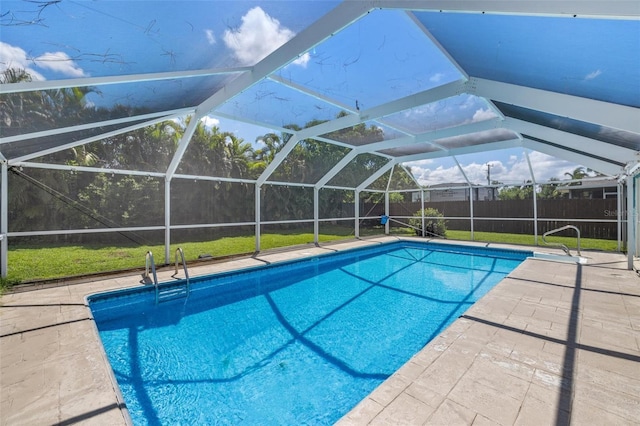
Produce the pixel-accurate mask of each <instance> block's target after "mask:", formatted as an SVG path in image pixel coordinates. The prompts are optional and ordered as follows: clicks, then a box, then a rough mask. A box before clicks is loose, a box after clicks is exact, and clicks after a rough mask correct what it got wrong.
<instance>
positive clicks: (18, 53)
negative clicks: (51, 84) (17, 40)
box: [0, 41, 45, 80]
mask: <svg viewBox="0 0 640 426" xmlns="http://www.w3.org/2000/svg"><path fill="white" fill-rule="evenodd" d="M31 65H33V64H32V62H31V61H30V60H29V59H27V52H25V51H24V50H23V49H21V48H19V47H16V46H12V45H10V44H8V43H5V42H2V41H0V71H4V70H6V69H9V68H20V69H24V70H26V71H27V72H28V73H29V74H30V75H31V78H33V80H45V78H44V76H43V75H42V74H40V73H39V72H38V71H36V70H34V69H33V68H32V67H31Z"/></svg>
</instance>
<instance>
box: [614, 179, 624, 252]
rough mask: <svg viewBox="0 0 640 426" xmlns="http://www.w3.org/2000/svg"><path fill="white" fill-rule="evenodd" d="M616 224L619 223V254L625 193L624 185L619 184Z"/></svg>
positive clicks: (617, 186)
mask: <svg viewBox="0 0 640 426" xmlns="http://www.w3.org/2000/svg"><path fill="white" fill-rule="evenodd" d="M616 191H617V194H616V203H617V204H616V205H617V209H616V222H617V232H616V235H617V239H618V252H621V251H622V195H623V194H624V191H623V190H622V183H621V182H618V185H616Z"/></svg>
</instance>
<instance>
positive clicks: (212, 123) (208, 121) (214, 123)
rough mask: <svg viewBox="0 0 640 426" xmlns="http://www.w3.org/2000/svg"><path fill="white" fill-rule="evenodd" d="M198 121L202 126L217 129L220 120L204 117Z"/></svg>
mask: <svg viewBox="0 0 640 426" xmlns="http://www.w3.org/2000/svg"><path fill="white" fill-rule="evenodd" d="M200 121H202V124H204V126H205V127H208V128H212V127H218V126H219V125H220V120H218V119H217V118H214V117H209V116H205V117H202V119H201V120H200Z"/></svg>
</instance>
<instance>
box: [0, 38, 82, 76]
mask: <svg viewBox="0 0 640 426" xmlns="http://www.w3.org/2000/svg"><path fill="white" fill-rule="evenodd" d="M7 68H21V69H24V70H26V71H27V72H28V73H29V74H30V75H31V77H32V78H33V80H46V78H45V77H44V76H43V75H42V74H41V72H40V71H38V70H36V68H40V69H46V70H50V71H54V72H56V73H60V74H63V75H65V76H68V77H86V76H87V73H85V71H84V70H83V69H82V68H80V67H79V66H78V65H77V64H76V63H75V61H74V60H73V59H71V57H70V56H69V55H67V54H66V53H64V52H46V53H44V54H42V55H40V56H38V57H36V58H31V57H29V56H28V55H27V52H25V51H24V50H23V49H22V48H20V47H18V46H12V45H10V44H8V43H4V42H0V69H2V70H5V69H7Z"/></svg>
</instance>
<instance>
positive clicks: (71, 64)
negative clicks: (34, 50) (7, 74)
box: [33, 52, 87, 77]
mask: <svg viewBox="0 0 640 426" xmlns="http://www.w3.org/2000/svg"><path fill="white" fill-rule="evenodd" d="M33 61H34V62H35V64H36V65H38V66H39V67H40V68H46V69H49V70H51V71H55V72H59V73H61V74H64V75H66V76H69V77H86V76H87V74H86V73H85V72H84V70H83V69H82V68H80V67H78V66H77V65H76V63H75V61H73V60H72V59H71V58H70V57H69V55H67V54H66V53H64V52H47V53H45V54H44V55H40V56H38V57H37V58H35V59H34V60H33Z"/></svg>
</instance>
